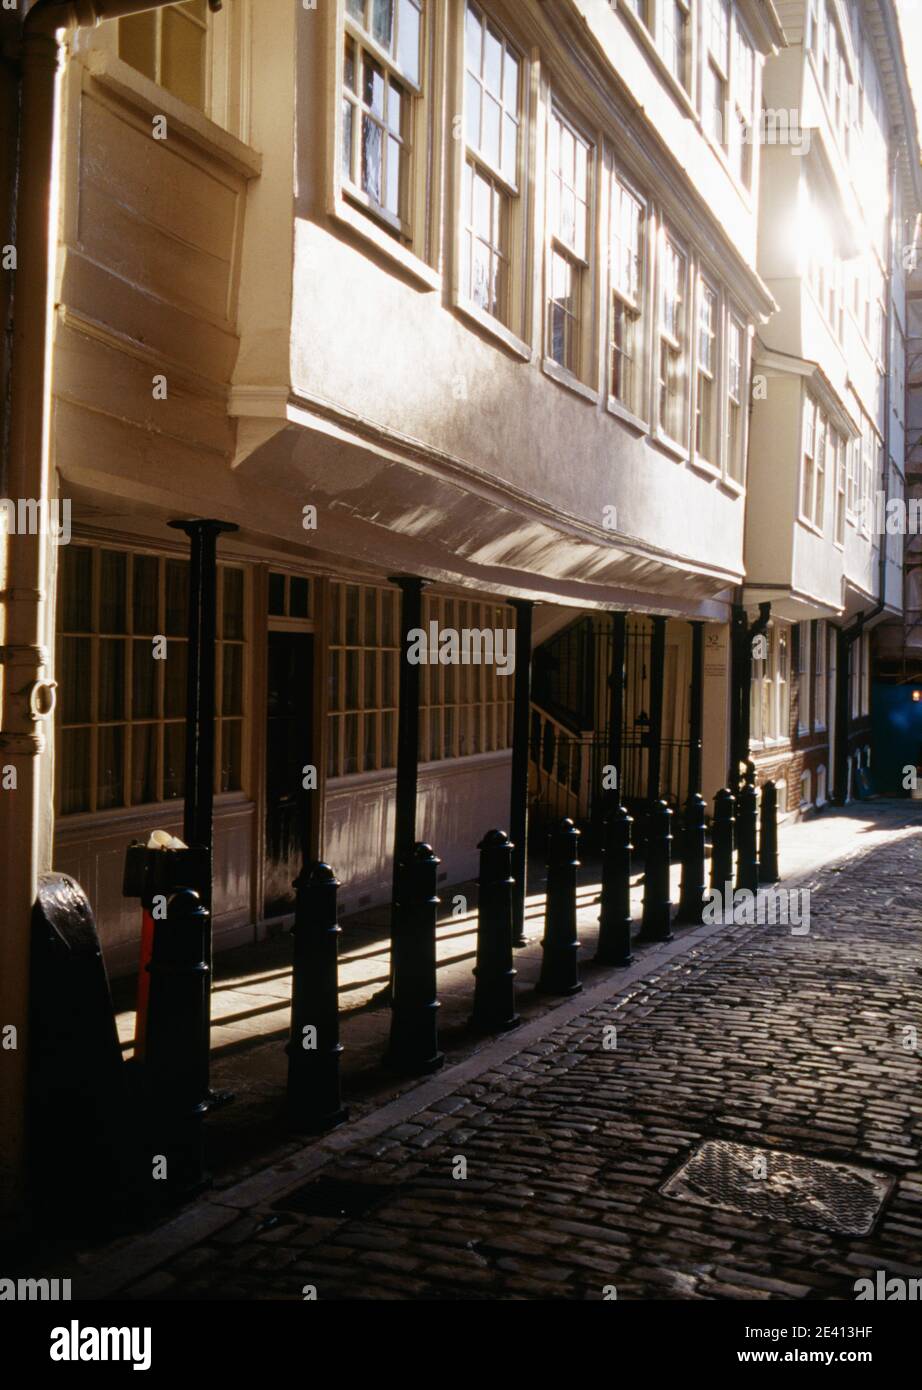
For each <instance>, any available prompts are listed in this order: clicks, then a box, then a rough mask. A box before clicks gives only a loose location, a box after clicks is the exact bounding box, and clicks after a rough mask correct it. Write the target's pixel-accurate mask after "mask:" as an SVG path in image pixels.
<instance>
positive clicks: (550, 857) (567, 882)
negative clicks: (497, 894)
mask: <svg viewBox="0 0 922 1390" xmlns="http://www.w3.org/2000/svg"><path fill="white" fill-rule="evenodd" d="M578 868H579V831H578V830H577V828H576V826H575V825H574V824H573V822H572V821H571V820H569V819H567V820H562V821H560V823H559V824H558V825H557V826H556V827H555V828H554V829H553V830H552V831H551V833H550V835H549V836H548V845H547V898H546V902H545V918H544V940H543V942H542V950H543V952H544V954H543V957H542V961H541V974H540V977H539V979H538V984H537V989H538V992H539V993H540V994H578V993H579V991H580V990H581V989H582V985H581V984H580V980H579V961H578V955H579V936H578V934H577V929H576V871H577V869H578Z"/></svg>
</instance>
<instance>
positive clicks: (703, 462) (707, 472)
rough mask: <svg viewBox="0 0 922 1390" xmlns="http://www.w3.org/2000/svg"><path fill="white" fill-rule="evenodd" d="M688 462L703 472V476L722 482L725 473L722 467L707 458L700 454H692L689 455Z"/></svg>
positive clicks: (699, 471)
mask: <svg viewBox="0 0 922 1390" xmlns="http://www.w3.org/2000/svg"><path fill="white" fill-rule="evenodd" d="M688 462H689V464H690V466H691V467H692V468H694V470H695V472H696V473H700V474H702V476H703V477H705V478H710V479H711V480H712V481H714V482H721V481H722V480H723V474H722V473H721V471H720V469H719V468H718V467H717V466H716V465H715V464H713V463H709V462H708V460H707V459H706V458H703V457H701V456H700V455H698V454H691V455H689V459H688Z"/></svg>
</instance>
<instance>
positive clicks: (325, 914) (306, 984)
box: [285, 864, 347, 1134]
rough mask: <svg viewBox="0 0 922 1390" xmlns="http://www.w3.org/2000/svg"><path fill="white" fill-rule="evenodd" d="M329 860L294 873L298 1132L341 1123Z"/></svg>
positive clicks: (291, 1095)
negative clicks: (295, 874) (327, 862)
mask: <svg viewBox="0 0 922 1390" xmlns="http://www.w3.org/2000/svg"><path fill="white" fill-rule="evenodd" d="M338 888H339V881H338V880H337V878H336V875H335V874H334V872H333V870H332V869H331V868H330V866H329V864H312V865H311V866H310V867H309V868H308V867H307V866H305V867H304V869H302V871H301V873H300V874H299V875H298V877H297V878H296V879H295V891H296V893H297V898H296V901H295V924H294V928H293V930H292V936H293V938H294V952H293V958H292V966H291V1036H290V1038H289V1040H288V1045H287V1047H286V1048H285V1051H286V1052H287V1054H288V1123H289V1127H290V1128H291V1129H293V1130H295V1131H296V1132H297V1133H299V1134H322V1133H323V1132H324V1131H325V1130H328V1129H333V1128H334V1127H335V1126H336V1125H339V1124H342V1122H343V1120H345V1119H346V1116H347V1112H346V1111H345V1110H344V1109H343V1104H342V1093H341V1091H340V1084H339V1061H340V1056H341V1054H342V1050H343V1049H342V1044H341V1043H340V1041H339V962H338V954H339V937H340V935H341V932H340V928H339V926H338V924H337V921H336V890H337V889H338Z"/></svg>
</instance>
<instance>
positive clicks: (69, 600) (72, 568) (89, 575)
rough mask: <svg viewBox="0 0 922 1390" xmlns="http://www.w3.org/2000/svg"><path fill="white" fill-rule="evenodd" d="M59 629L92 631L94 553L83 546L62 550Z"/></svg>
mask: <svg viewBox="0 0 922 1390" xmlns="http://www.w3.org/2000/svg"><path fill="white" fill-rule="evenodd" d="M59 584H60V594H61V630H62V631H64V632H91V631H92V628H93V616H92V607H93V552H92V550H91V549H90V548H89V546H86V545H69V546H65V547H64V553H63V555H61V570H60V580H59Z"/></svg>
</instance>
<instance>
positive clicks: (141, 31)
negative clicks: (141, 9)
mask: <svg viewBox="0 0 922 1390" xmlns="http://www.w3.org/2000/svg"><path fill="white" fill-rule="evenodd" d="M156 54H157V14H156V11H155V10H148V11H146V12H145V13H144V14H135V15H131V16H130V17H129V18H128V19H120V20H119V23H118V56H119V57H120V58H121V59H123V61H124V62H126V63H128V64H129V65H130V66H131V67H133V68H134V69H135V70H136V71H137V72H142V73H143V74H144V76H145V77H149V78H150V80H151V81H152V82H156V80H157V57H156Z"/></svg>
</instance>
